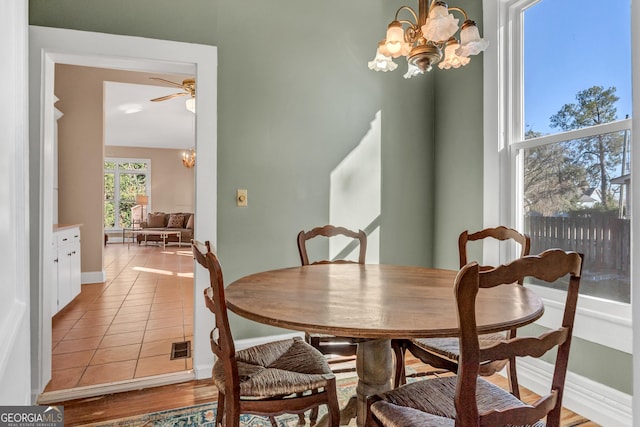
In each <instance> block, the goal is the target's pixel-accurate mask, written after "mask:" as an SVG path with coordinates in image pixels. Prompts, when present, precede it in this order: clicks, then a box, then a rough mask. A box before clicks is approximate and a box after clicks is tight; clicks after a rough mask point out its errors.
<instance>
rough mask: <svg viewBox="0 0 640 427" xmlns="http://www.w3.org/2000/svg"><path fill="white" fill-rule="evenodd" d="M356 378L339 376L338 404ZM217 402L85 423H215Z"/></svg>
mask: <svg viewBox="0 0 640 427" xmlns="http://www.w3.org/2000/svg"><path fill="white" fill-rule="evenodd" d="M356 382H357V379H356V378H355V377H348V378H344V379H339V380H338V400H339V401H340V406H341V407H342V406H343V405H345V404H346V402H347V401H348V400H349V398H350V397H351V396H353V395H354V394H355V390H356ZM217 406H218V405H217V404H216V402H212V403H204V404H201V405H195V406H189V407H185V408H178V409H171V410H167V411H161V412H153V413H149V414H144V415H139V416H133V417H127V418H121V419H117V420H110V421H102V422H98V423H91V424H84V425H86V426H94V427H97V426H100V427H142V426H144V427H196V426H198V427H215V419H216V409H217ZM324 413H326V408H325V406H324V405H323V406H321V407H320V416H322V415H323V414H324ZM307 415H308V414H307ZM276 420H277V422H278V427H296V426H297V425H298V416H297V415H281V416H279V417H277V418H276ZM308 423H309V419H308V417H307V425H309V424H308ZM350 425H355V420H352V422H351V424H350ZM240 426H241V427H271V423H270V422H269V420H268V419H267V418H265V417H260V416H257V415H250V414H242V415H241V416H240Z"/></svg>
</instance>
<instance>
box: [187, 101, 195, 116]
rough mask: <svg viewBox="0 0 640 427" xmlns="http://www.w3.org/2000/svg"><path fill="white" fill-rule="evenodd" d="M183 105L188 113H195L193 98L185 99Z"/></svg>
mask: <svg viewBox="0 0 640 427" xmlns="http://www.w3.org/2000/svg"><path fill="white" fill-rule="evenodd" d="M185 105H186V107H187V110H189V111H191V112H192V113H194V114H195V112H196V99H195V98H189V99H187V101H186V102H185Z"/></svg>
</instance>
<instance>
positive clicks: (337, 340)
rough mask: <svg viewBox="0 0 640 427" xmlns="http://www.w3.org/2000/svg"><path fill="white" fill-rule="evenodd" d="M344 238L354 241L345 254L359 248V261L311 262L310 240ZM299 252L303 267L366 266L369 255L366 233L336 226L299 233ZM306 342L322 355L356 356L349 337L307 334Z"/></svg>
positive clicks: (339, 259)
mask: <svg viewBox="0 0 640 427" xmlns="http://www.w3.org/2000/svg"><path fill="white" fill-rule="evenodd" d="M336 236H344V237H347V238H350V239H352V240H351V241H350V242H349V244H348V245H347V246H346V250H345V251H343V252H349V253H350V252H351V251H352V250H353V249H355V248H356V247H358V261H351V260H346V259H344V258H338V259H331V260H328V259H322V260H317V261H313V262H311V261H309V255H308V252H307V242H308V241H309V240H310V239H314V238H318V237H326V238H331V237H336ZM298 252H299V253H300V262H301V264H302V265H313V264H343V263H358V264H364V262H365V257H366V254H367V235H366V233H365V232H364V231H362V230H358V231H352V230H349V229H347V228H344V227H336V226H334V225H325V226H323V227H316V228H314V229H312V230H310V231H304V230H303V231H301V232H300V233H298ZM305 336H306V340H307V342H308V343H309V344H311V345H312V346H313V347H315V348H317V349H318V350H319V351H320V352H321V353H322V354H335V355H339V356H355V354H356V349H357V344H356V342H355V341H354V340H353V339H352V338H348V337H335V336H333V335H325V334H315V333H313V334H310V333H306V334H305Z"/></svg>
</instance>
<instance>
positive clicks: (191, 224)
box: [185, 215, 195, 230]
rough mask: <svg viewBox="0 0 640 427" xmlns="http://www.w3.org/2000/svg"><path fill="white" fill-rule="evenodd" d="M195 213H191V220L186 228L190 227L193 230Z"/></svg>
mask: <svg viewBox="0 0 640 427" xmlns="http://www.w3.org/2000/svg"><path fill="white" fill-rule="evenodd" d="M194 216H195V215H189V221H187V226H186V227H185V228H190V229H192V230H193V217H194Z"/></svg>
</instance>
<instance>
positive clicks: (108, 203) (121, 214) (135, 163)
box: [104, 158, 151, 231]
mask: <svg viewBox="0 0 640 427" xmlns="http://www.w3.org/2000/svg"><path fill="white" fill-rule="evenodd" d="M150 170H151V161H150V160H144V159H115V158H112V159H105V162H104V228H105V230H107V231H111V230H121V229H123V228H129V227H131V226H132V224H133V218H132V208H133V207H134V206H135V205H136V196H138V195H147V194H149V183H150V181H151V180H150V178H149V176H150ZM145 208H148V207H145Z"/></svg>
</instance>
